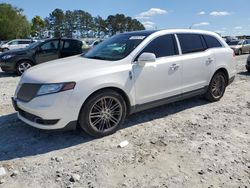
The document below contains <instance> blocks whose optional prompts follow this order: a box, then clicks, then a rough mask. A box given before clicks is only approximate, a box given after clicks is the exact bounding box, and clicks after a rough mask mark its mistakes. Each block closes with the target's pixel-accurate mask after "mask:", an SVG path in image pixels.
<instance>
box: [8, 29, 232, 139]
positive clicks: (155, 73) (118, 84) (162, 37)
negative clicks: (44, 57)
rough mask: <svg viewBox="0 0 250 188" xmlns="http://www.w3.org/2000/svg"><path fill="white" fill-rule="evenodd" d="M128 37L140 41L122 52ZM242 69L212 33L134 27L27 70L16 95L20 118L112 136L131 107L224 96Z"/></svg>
mask: <svg viewBox="0 0 250 188" xmlns="http://www.w3.org/2000/svg"><path fill="white" fill-rule="evenodd" d="M118 39H119V40H118ZM116 40H118V42H116ZM123 43H124V44H126V45H127V46H129V45H130V46H131V44H130V43H132V44H133V45H134V46H133V45H132V46H133V47H132V49H130V51H129V54H127V55H126V56H124V57H123V56H122V57H121V54H119V53H120V52H124V51H126V48H128V47H127V46H126V45H123ZM201 45H202V46H203V47H202V48H201ZM111 50H112V56H110V57H119V58H117V59H115V58H114V59H108V60H104V59H105V58H106V57H107V56H105V55H103V54H108V53H110V52H109V51H111ZM100 52H101V53H100ZM96 54H99V55H100V54H102V55H103V57H102V58H100V57H99V56H97V55H96ZM117 54H118V55H117ZM235 74H236V69H235V59H234V53H233V50H232V49H230V47H229V46H228V45H227V44H226V43H225V42H224V40H223V39H222V38H221V37H220V36H219V35H217V34H215V33H213V32H208V31H200V30H161V31H141V32H132V33H125V34H120V35H118V36H115V37H113V38H111V39H108V40H106V41H105V42H103V43H102V44H101V45H98V46H97V47H96V48H95V49H93V50H92V51H91V52H89V53H87V54H86V55H85V57H82V56H74V57H69V58H65V59H60V60H56V61H54V62H53V63H51V62H50V63H48V64H46V63H45V64H42V65H38V66H36V67H34V68H31V69H29V70H27V71H26V72H25V73H24V75H23V76H22V78H21V80H20V83H19V84H18V87H17V90H16V93H15V96H14V98H13V102H14V106H15V108H16V110H17V111H18V117H19V118H20V119H21V120H22V121H24V122H25V123H27V124H29V125H31V126H33V127H37V128H40V129H62V128H66V127H68V126H71V125H75V124H76V123H78V124H80V126H81V127H82V128H83V129H84V130H85V131H86V132H87V133H89V134H91V135H93V136H105V135H108V134H111V133H113V132H115V131H116V130H117V128H118V127H119V126H120V124H122V122H123V120H124V118H125V116H126V115H127V114H131V113H134V112H137V111H141V110H144V109H148V108H152V107H156V106H159V105H163V104H167V103H170V102H174V101H178V100H182V99H185V98H189V97H192V96H196V95H203V94H205V95H206V97H207V98H208V99H209V100H210V101H218V100H219V99H220V98H221V97H222V96H223V94H224V92H225V88H226V86H227V85H228V84H230V83H231V82H232V81H233V79H234V77H235ZM221 75H222V76H221ZM58 84H61V85H58ZM216 84H217V85H216ZM223 84H224V85H223ZM214 85H216V87H214ZM62 88H63V89H62ZM65 88H66V89H65ZM216 88H217V90H218V91H215V90H216ZM213 92H214V96H213ZM216 92H217V93H216ZM116 103H117V104H116ZM98 105H99V106H100V109H99V106H98ZM108 106H111V107H108ZM112 106H113V107H112ZM116 106H118V107H117V109H118V110H116V111H114V109H113V108H115V107H116ZM95 109H96V110H95ZM98 109H99V111H98ZM118 111H119V112H118ZM118 113H120V114H119V115H114V114H118ZM93 114H95V115H96V116H95V117H94V116H91V115H93ZM113 116H114V119H112V117H113ZM91 118H94V119H91ZM95 118H96V119H95ZM98 118H99V119H98ZM98 120H99V124H100V125H99V124H98V127H97V125H95V123H96V122H97V121H98ZM91 121H93V122H91ZM116 121H117V122H116ZM114 122H116V123H114ZM105 123H106V124H107V125H106V124H105ZM104 126H105V127H104ZM103 127H104V128H103Z"/></svg>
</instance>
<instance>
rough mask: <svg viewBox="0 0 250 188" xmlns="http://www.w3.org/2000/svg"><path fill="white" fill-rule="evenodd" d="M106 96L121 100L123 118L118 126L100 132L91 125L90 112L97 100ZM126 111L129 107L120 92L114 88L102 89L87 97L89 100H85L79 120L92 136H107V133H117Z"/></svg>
mask: <svg viewBox="0 0 250 188" xmlns="http://www.w3.org/2000/svg"><path fill="white" fill-rule="evenodd" d="M105 96H111V97H114V98H116V99H118V100H119V102H120V103H121V105H122V117H121V120H120V122H119V124H118V125H117V126H115V127H113V128H112V129H110V130H108V131H104V132H100V131H97V130H95V129H94V128H93V127H92V126H91V125H90V122H89V113H90V110H91V108H92V106H93V105H94V104H95V102H96V101H97V100H99V99H100V98H102V97H105ZM126 113H127V107H126V103H125V101H124V99H123V97H122V96H121V95H120V94H119V93H117V92H115V91H113V90H110V89H107V90H102V91H100V92H98V93H96V94H94V95H93V96H91V97H90V98H89V99H87V101H86V102H85V104H84V105H83V107H82V109H81V111H80V114H79V118H78V122H79V125H80V126H81V128H82V129H83V130H84V131H85V132H86V133H88V134H89V135H90V136H94V137H103V136H107V135H110V134H113V133H115V132H116V131H117V130H118V129H119V128H120V126H121V125H122V124H123V122H124V120H125V117H126Z"/></svg>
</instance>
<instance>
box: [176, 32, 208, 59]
mask: <svg viewBox="0 0 250 188" xmlns="http://www.w3.org/2000/svg"><path fill="white" fill-rule="evenodd" d="M177 36H178V39H179V41H180V45H181V49H182V53H183V54H188V53H193V52H202V51H205V50H206V45H205V44H204V41H203V39H202V36H201V35H199V34H189V33H187V34H186V33H185V34H177Z"/></svg>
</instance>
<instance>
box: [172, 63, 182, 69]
mask: <svg viewBox="0 0 250 188" xmlns="http://www.w3.org/2000/svg"><path fill="white" fill-rule="evenodd" d="M179 67H180V65H179V64H172V65H171V66H170V69H171V70H177V69H178V68H179Z"/></svg>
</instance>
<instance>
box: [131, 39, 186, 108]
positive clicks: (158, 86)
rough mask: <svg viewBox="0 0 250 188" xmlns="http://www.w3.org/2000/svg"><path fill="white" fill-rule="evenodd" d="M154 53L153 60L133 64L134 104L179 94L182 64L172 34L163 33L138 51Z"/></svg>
mask: <svg viewBox="0 0 250 188" xmlns="http://www.w3.org/2000/svg"><path fill="white" fill-rule="evenodd" d="M144 52H147V53H154V54H155V55H156V58H157V59H156V61H155V62H149V63H146V64H145V66H141V65H139V64H138V63H136V62H135V63H134V65H133V74H134V77H135V78H134V82H135V90H136V104H139V105H140V104H145V103H149V102H152V101H156V100H160V99H164V98H168V97H171V96H176V95H179V94H181V77H182V65H181V64H180V63H179V58H180V57H179V56H178V53H179V52H178V49H177V45H176V40H175V37H174V35H163V36H160V37H158V38H156V39H154V40H153V41H152V42H150V43H149V44H148V45H147V46H146V47H145V48H144V50H143V51H142V52H141V53H140V54H142V53H144Z"/></svg>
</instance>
